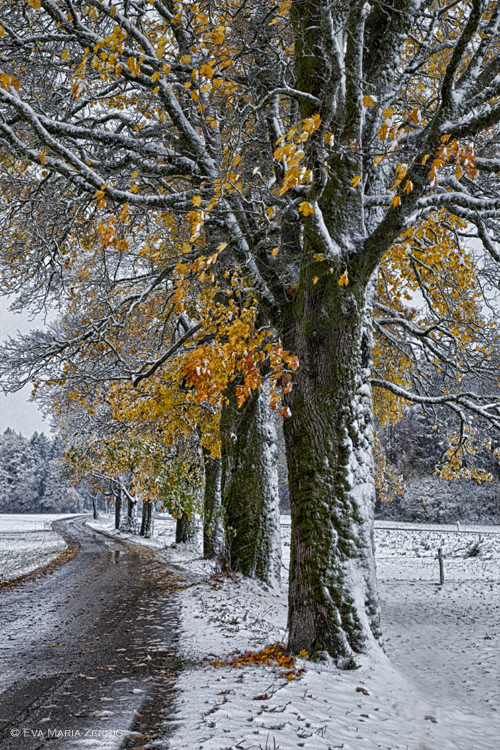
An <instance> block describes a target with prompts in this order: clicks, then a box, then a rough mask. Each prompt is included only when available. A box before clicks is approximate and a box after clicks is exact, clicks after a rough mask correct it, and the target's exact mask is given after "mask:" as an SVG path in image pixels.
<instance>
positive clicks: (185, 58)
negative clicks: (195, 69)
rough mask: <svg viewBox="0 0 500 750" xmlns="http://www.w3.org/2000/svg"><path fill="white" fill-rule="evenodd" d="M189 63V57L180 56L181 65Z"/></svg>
mask: <svg viewBox="0 0 500 750" xmlns="http://www.w3.org/2000/svg"><path fill="white" fill-rule="evenodd" d="M190 62H191V55H182V57H181V63H182V64H183V65H189V63H190Z"/></svg>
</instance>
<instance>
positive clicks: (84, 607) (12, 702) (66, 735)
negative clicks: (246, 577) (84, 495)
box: [0, 519, 180, 750]
mask: <svg viewBox="0 0 500 750" xmlns="http://www.w3.org/2000/svg"><path fill="white" fill-rule="evenodd" d="M54 528H55V529H56V530H58V531H59V532H60V533H61V534H62V535H63V536H64V538H65V540H66V542H67V543H68V544H69V545H71V546H77V547H78V553H77V554H76V556H75V557H74V558H73V559H72V560H71V561H70V562H68V563H67V564H66V565H63V566H61V567H60V568H56V569H55V570H53V571H51V572H50V573H49V574H48V575H46V576H45V577H40V578H36V579H35V580H28V581H26V582H23V583H21V584H19V585H17V586H14V587H12V588H6V589H3V590H1V591H0V748H1V749H2V750H17V749H18V748H22V749H23V750H25V749H26V750H28V749H29V750H38V748H42V747H43V748H51V750H52V749H53V750H59V748H76V747H81V748H96V749H97V748H99V750H115V749H118V748H139V747H142V746H143V745H144V744H147V743H148V741H149V742H151V741H152V740H153V738H154V737H155V735H156V738H157V737H158V731H160V733H161V731H168V730H159V729H158V727H159V726H160V725H162V724H164V722H163V721H162V720H163V719H168V718H169V711H170V709H169V702H170V697H171V695H172V686H173V683H174V682H175V676H176V661H175V649H174V647H173V643H174V640H175V633H176V627H177V615H176V607H175V604H174V602H173V592H175V590H176V589H177V587H178V586H179V585H180V578H179V574H178V573H177V572H176V571H175V570H174V569H173V568H171V567H169V566H168V565H167V564H166V563H165V562H163V561H161V559H159V558H158V557H157V556H156V554H155V553H154V552H151V551H150V550H148V549H146V548H141V547H139V546H136V545H131V544H127V543H125V542H121V541H118V540H116V539H114V538H113V539H111V538H108V537H105V536H103V535H102V534H98V533H97V532H94V531H93V530H92V529H90V528H89V527H87V526H85V519H71V520H70V521H58V522H56V523H55V524H54ZM131 731H132V732H133V733H132V734H131V733H130V732H131Z"/></svg>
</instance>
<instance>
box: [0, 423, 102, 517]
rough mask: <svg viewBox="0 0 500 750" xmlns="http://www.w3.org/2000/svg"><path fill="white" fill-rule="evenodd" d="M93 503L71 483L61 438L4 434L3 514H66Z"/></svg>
mask: <svg viewBox="0 0 500 750" xmlns="http://www.w3.org/2000/svg"><path fill="white" fill-rule="evenodd" d="M90 506H91V502H90V501H89V498H87V497H86V496H85V492H84V490H83V488H82V487H75V486H74V484H73V483H72V482H71V481H70V477H69V474H68V469H67V466H66V464H65V461H64V448H63V444H62V441H61V439H60V438H59V437H58V436H55V437H53V438H49V437H47V435H45V434H44V433H38V432H35V433H33V435H32V436H31V437H30V438H26V437H25V436H24V435H21V434H20V433H18V432H15V431H14V430H12V429H10V428H7V429H6V430H5V432H4V433H3V434H1V435H0V513H64V512H73V511H78V510H83V509H84V508H85V507H90Z"/></svg>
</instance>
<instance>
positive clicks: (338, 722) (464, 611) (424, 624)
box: [90, 517, 500, 750]
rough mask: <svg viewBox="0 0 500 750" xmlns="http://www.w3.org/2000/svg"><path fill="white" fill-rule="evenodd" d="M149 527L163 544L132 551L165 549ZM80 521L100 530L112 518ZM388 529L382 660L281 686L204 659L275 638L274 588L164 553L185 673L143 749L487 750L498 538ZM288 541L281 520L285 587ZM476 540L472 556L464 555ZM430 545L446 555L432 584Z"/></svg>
mask: <svg viewBox="0 0 500 750" xmlns="http://www.w3.org/2000/svg"><path fill="white" fill-rule="evenodd" d="M282 520H283V521H284V523H285V524H286V521H287V519H286V518H283V519H282ZM160 524H161V525H160ZM160 524H159V525H158V529H159V530H160V528H161V529H163V531H164V533H163V534H162V536H160V537H158V538H157V539H155V540H152V541H151V542H148V541H147V540H141V543H143V544H147V545H148V546H154V547H156V548H165V546H166V545H168V544H170V543H172V541H173V533H174V524H173V522H169V521H163V522H160ZM90 525H92V526H93V527H94V528H99V527H100V528H101V529H104V528H107V529H108V530H110V529H111V528H112V519H111V518H109V517H108V518H103V519H102V520H101V521H99V522H97V523H96V522H91V524H90ZM387 525H389V524H387ZM390 525H391V526H393V524H390ZM398 526H402V527H403V528H398V529H397V530H396V531H393V530H392V529H391V530H388V529H387V528H386V527H385V530H384V526H383V525H381V524H377V531H376V544H377V564H378V570H379V585H380V594H381V602H382V616H383V618H382V619H383V631H384V634H385V649H386V652H387V655H388V656H389V658H390V661H389V659H388V658H387V657H386V656H384V655H383V654H379V653H378V654H372V655H371V656H370V657H366V658H365V659H364V660H363V665H362V667H361V668H360V669H357V670H355V671H352V672H343V671H340V670H338V669H337V668H336V667H335V666H334V665H333V664H331V663H325V662H321V663H319V662H318V663H312V662H310V661H309V660H306V659H301V660H298V661H297V663H296V668H297V669H300V670H302V669H304V670H305V671H304V672H303V673H302V674H296V679H293V680H289V679H287V678H286V677H283V676H280V675H283V674H284V672H286V671H287V670H284V669H283V667H278V666H274V667H273V666H262V665H259V666H256V665H247V664H243V665H238V666H236V667H231V666H228V665H225V666H214V665H213V662H218V663H220V664H222V663H223V662H227V661H230V660H231V659H233V658H234V655H235V652H236V653H244V652H247V651H249V650H251V651H254V652H256V651H260V650H261V649H263V648H264V647H265V646H267V645H269V644H271V643H275V642H277V641H284V640H286V595H287V594H286V580H284V582H283V585H282V588H281V589H280V590H275V591H270V590H267V589H266V588H265V587H263V586H260V585H259V584H257V583H256V582H255V581H249V580H248V579H243V578H242V577H240V576H235V578H234V579H230V578H224V577H221V576H213V575H212V577H210V574H211V570H210V566H209V565H208V564H207V563H206V562H204V561H202V560H201V559H200V552H199V549H197V548H196V547H195V546H190V547H187V548H185V547H184V546H183V545H177V546H176V547H175V549H174V548H167V549H163V551H162V552H161V554H162V555H164V556H165V558H166V559H168V560H170V561H172V562H175V563H176V564H178V565H179V564H180V565H182V566H183V567H184V569H185V571H186V575H187V578H188V585H187V586H186V588H185V589H184V590H183V591H182V592H181V593H180V594H179V605H180V612H181V631H180V634H179V639H178V648H179V650H180V653H181V655H182V656H183V657H184V659H185V660H186V665H188V666H187V667H186V669H185V670H184V671H183V672H182V673H181V675H180V677H179V680H178V682H177V686H176V687H177V689H178V691H179V692H178V697H177V699H176V708H177V713H176V714H175V715H174V716H173V721H171V722H170V723H169V724H168V725H166V730H167V729H168V730H169V734H168V736H169V738H170V739H169V740H168V741H167V739H166V738H163V739H161V738H158V739H156V740H154V739H150V740H149V741H148V742H147V744H146V745H145V747H147V748H165V747H168V748H169V749H170V750H198V749H199V750H292V749H293V750H295V749H296V748H302V747H304V748H306V750H330V749H331V750H333V749H334V748H335V749H336V748H342V750H365V749H366V750H370V749H373V750H375V749H378V750H497V749H498V748H499V747H500V739H499V738H500V684H499V677H500V624H499V620H500V536H496V535H495V536H489V535H487V533H486V532H487V531H491V530H492V527H486V528H485V529H479V530H478V529H474V530H470V529H469V528H468V529H467V531H465V532H464V531H461V532H459V533H458V532H457V533H455V531H456V527H455V529H454V527H453V526H451V527H450V529H449V532H450V533H448V534H446V535H444V533H443V531H444V530H443V529H442V528H441V527H439V528H438V529H436V527H435V526H433V527H426V528H422V527H418V526H417V525H416V524H412V525H411V526H412V527H413V528H410V525H403V524H398ZM495 530H496V529H495ZM480 533H481V534H482V537H481V541H480V539H479V534H480ZM441 535H442V536H441ZM469 535H470V536H469ZM123 536H125V535H123ZM126 536H128V535H126ZM134 539H135V540H137V537H135V538H134ZM288 540H289V534H288V531H287V528H286V525H285V526H284V527H283V551H284V570H283V572H284V574H285V575H284V579H285V578H286V568H287V567H288V562H287V558H288V557H289V546H288V545H289V541H288ZM476 543H478V545H479V547H478V554H477V555H476V556H469V555H470V551H471V548H472V547H471V545H474V544H476ZM438 546H442V547H443V548H445V555H446V558H447V559H446V569H447V570H446V572H447V581H446V583H445V585H444V586H442V587H441V586H438V585H437V582H438V580H439V569H438V563H437V560H436V559H435V555H436V554H437V547H438ZM484 570H487V573H486V574H484V575H483V573H482V571H484ZM189 665H191V666H189ZM170 732H173V734H170Z"/></svg>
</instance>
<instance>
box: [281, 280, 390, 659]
mask: <svg viewBox="0 0 500 750" xmlns="http://www.w3.org/2000/svg"><path fill="white" fill-rule="evenodd" d="M309 268H310V267H309ZM312 273H313V271H312V270H309V276H310V277H312ZM340 273H341V270H340V269H339V273H337V274H335V273H334V274H329V273H328V274H325V275H323V277H322V278H321V279H320V281H319V282H317V283H313V282H312V278H302V279H301V284H300V289H299V293H298V295H297V297H296V299H295V300H294V303H293V306H292V309H291V315H290V318H289V326H288V330H289V331H290V332H291V333H290V336H289V340H288V341H286V345H287V347H289V348H290V349H291V350H292V351H294V353H295V354H296V355H297V356H298V357H299V360H300V367H299V369H298V371H297V372H296V373H295V377H294V381H293V388H292V390H291V392H290V393H289V394H288V395H287V404H288V406H289V408H290V411H291V417H290V418H289V419H285V424H284V430H285V440H286V450H287V462H288V475H289V488H290V504H291V514H292V541H291V564H290V599H289V630H290V638H289V648H290V650H291V651H293V652H298V651H301V650H302V649H304V650H306V651H308V652H309V653H314V652H322V651H327V652H329V653H330V654H332V655H333V656H335V657H336V658H337V659H338V662H339V664H340V665H342V666H343V667H344V668H349V667H354V666H355V656H356V654H357V653H361V652H365V651H366V650H367V649H368V648H369V646H370V643H372V644H373V642H374V640H376V639H377V638H378V636H379V612H378V604H377V595H376V575H375V558H374V542H373V511H374V505H375V484H374V478H373V477H374V474H373V458H372V432H373V431H372V401H371V389H370V345H371V336H370V328H369V325H368V324H367V312H368V308H369V300H368V301H367V299H366V298H367V296H369V295H367V291H366V285H365V284H363V283H359V285H356V284H355V283H353V282H351V283H349V284H348V285H347V286H339V284H338V281H337V279H338V278H339V275H340ZM303 276H307V272H305V273H304V274H303Z"/></svg>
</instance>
